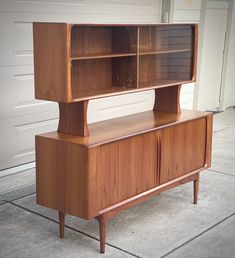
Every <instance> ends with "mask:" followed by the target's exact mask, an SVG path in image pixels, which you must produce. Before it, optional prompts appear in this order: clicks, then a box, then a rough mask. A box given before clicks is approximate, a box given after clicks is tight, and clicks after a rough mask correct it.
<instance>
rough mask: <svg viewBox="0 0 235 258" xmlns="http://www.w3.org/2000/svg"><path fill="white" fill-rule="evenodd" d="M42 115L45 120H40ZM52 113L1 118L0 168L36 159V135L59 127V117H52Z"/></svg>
mask: <svg viewBox="0 0 235 258" xmlns="http://www.w3.org/2000/svg"><path fill="white" fill-rule="evenodd" d="M42 115H43V116H44V119H45V120H42V121H40V119H41V116H42ZM51 115H52V114H51V112H45V113H42V114H37V115H29V116H25V117H24V116H23V117H16V118H10V119H3V120H0V128H1V134H0V170H1V169H4V168H6V167H12V166H15V165H18V164H23V163H26V162H29V160H30V161H33V160H34V137H35V135H36V134H39V133H43V132H48V131H53V130H56V128H57V125H58V119H50V117H51ZM54 115H55V114H54ZM47 119H48V120H47Z"/></svg>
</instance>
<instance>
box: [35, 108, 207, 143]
mask: <svg viewBox="0 0 235 258" xmlns="http://www.w3.org/2000/svg"><path fill="white" fill-rule="evenodd" d="M209 114H210V113H208V112H200V111H191V110H182V112H181V113H180V114H175V113H167V112H157V111H147V112H142V113H138V114H134V115H128V116H124V117H120V118H114V119H110V120H106V121H102V122H97V123H93V124H90V125H89V131H90V136H86V137H82V136H75V135H71V134H64V133H58V132H50V133H45V134H41V135H39V137H46V138H50V139H54V140H60V141H65V142H70V143H75V144H81V145H85V146H87V147H96V146H99V145H101V144H106V143H109V142H113V141H116V140H121V139H125V138H128V137H131V136H135V135H138V134H141V133H146V132H151V131H154V130H158V129H162V128H164V127H169V126H172V125H176V124H180V123H184V122H187V121H190V120H194V119H199V118H202V117H206V116H208V115H209Z"/></svg>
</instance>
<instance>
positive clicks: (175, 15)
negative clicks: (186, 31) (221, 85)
mask: <svg viewBox="0 0 235 258" xmlns="http://www.w3.org/2000/svg"><path fill="white" fill-rule="evenodd" d="M171 4H172V6H171V11H172V14H171V20H170V22H173V23H199V22H200V13H201V0H172V3H171ZM199 29H200V27H199ZM194 90H195V84H194V83H189V84H185V85H183V86H182V90H181V108H186V109H192V108H193V97H194Z"/></svg>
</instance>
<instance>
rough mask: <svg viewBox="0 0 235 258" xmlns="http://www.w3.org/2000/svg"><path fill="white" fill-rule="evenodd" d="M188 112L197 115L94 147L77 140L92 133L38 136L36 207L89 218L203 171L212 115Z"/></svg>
mask: <svg viewBox="0 0 235 258" xmlns="http://www.w3.org/2000/svg"><path fill="white" fill-rule="evenodd" d="M154 113H156V114H157V115H158V112H154ZM159 113H160V114H161V112H159ZM183 113H184V112H182V113H181V117H183ZM190 113H191V116H192V114H194V119H192V120H183V119H182V120H180V121H178V122H175V123H173V124H170V125H169V124H165V125H162V126H159V127H157V126H155V127H154V128H151V127H150V128H149V130H148V129H145V130H143V131H142V132H141V131H136V132H135V133H134V132H133V131H131V132H130V133H129V134H127V132H125V134H124V135H123V137H121V136H120V135H119V137H117V138H115V137H113V138H112V140H111V139H109V140H108V141H107V140H105V141H99V142H96V143H94V144H92V145H91V144H90V145H87V144H84V142H80V143H79V142H78V141H77V140H78V138H80V139H81V140H82V139H84V140H85V139H89V138H92V137H94V136H95V135H94V134H93V135H91V136H87V137H78V136H72V135H70V136H69V135H68V137H67V138H66V137H65V138H63V139H61V138H60V137H59V136H60V133H56V132H55V133H48V134H44V135H41V136H37V137H36V163H37V198H38V199H37V201H38V203H39V204H43V205H45V206H47V207H51V208H54V209H56V210H59V211H63V212H66V213H68V214H72V215H75V216H79V217H82V218H85V219H89V218H92V217H96V216H98V215H99V211H100V210H102V209H104V208H106V207H109V206H111V205H114V204H115V203H118V202H121V201H123V200H125V199H128V198H131V197H132V196H135V195H137V194H139V193H142V192H145V191H147V190H149V189H152V188H154V187H156V186H158V185H159V184H164V183H166V182H168V181H171V180H174V179H176V178H177V177H180V176H182V175H186V174H187V173H190V172H192V171H194V170H198V169H203V168H204V167H205V166H208V164H210V154H209V153H208V152H207V151H206V148H208V147H209V146H211V135H210V134H209V133H208V131H209V130H210V126H209V127H208V126H207V124H209V125H210V124H211V122H212V120H211V116H210V115H209V114H207V115H205V114H204V115H202V114H203V113H200V112H199V114H198V112H193V111H191V112H190ZM195 113H196V114H197V115H198V116H197V118H195ZM142 115H144V114H142ZM145 116H146V118H145V119H146V120H145V123H146V126H147V125H148V126H151V123H152V122H153V117H152V118H150V117H149V116H148V112H145ZM174 116H175V117H177V116H179V114H174ZM156 117H157V116H156ZM125 118H126V117H125ZM126 119H127V118H126ZM115 120H117V121H118V120H119V119H113V121H112V123H110V125H111V124H112V125H115ZM147 120H150V121H151V122H150V121H149V122H150V123H148V122H147ZM142 121H144V119H142ZM139 122H140V123H141V121H140V120H139ZM103 123H107V121H106V122H103ZM100 126H101V125H100ZM101 127H103V126H101ZM108 130H110V132H109V134H110V135H115V133H117V131H120V128H115V130H113V129H112V127H111V128H107V127H106V133H108ZM115 131H116V132H115ZM97 134H99V130H97ZM56 135H57V137H56ZM101 136H102V135H101ZM103 136H106V137H107V135H106V134H104V135H103ZM124 136H125V137H124ZM169 161H170V162H169ZM143 173H144V174H143ZM143 175H144V176H143ZM53 178H54V180H53Z"/></svg>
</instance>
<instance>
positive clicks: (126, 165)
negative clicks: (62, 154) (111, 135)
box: [88, 132, 158, 217]
mask: <svg viewBox="0 0 235 258" xmlns="http://www.w3.org/2000/svg"><path fill="white" fill-rule="evenodd" d="M89 156H90V160H89V172H90V175H89V190H88V191H89V196H90V197H89V198H88V199H89V217H92V216H94V215H97V214H98V211H99V210H101V209H104V208H106V207H108V206H110V205H113V204H115V203H117V202H120V201H123V200H125V199H127V198H129V197H131V196H134V195H136V194H138V193H141V192H144V191H146V190H148V189H151V188H153V187H155V186H156V185H157V183H158V178H157V173H158V171H157V170H158V169H157V133H156V132H151V133H147V134H143V135H139V136H135V137H131V138H129V139H126V140H121V141H115V142H113V143H109V144H105V145H102V146H100V147H96V148H92V149H89Z"/></svg>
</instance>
